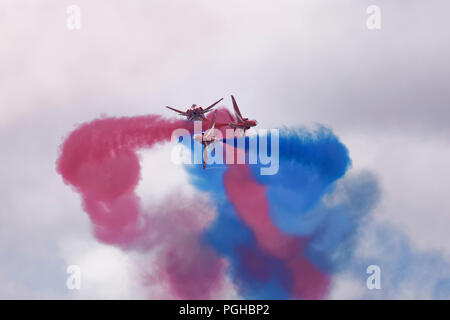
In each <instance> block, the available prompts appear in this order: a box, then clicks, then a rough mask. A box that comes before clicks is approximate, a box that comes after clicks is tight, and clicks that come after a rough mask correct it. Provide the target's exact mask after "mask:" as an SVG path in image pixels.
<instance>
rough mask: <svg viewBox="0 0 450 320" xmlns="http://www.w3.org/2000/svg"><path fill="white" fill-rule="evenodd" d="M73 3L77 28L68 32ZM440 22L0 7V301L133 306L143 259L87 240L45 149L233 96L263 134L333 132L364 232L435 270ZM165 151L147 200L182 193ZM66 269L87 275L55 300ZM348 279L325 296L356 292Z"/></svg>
mask: <svg viewBox="0 0 450 320" xmlns="http://www.w3.org/2000/svg"><path fill="white" fill-rule="evenodd" d="M71 4H76V5H78V6H79V7H80V8H81V29H80V30H69V29H68V28H67V26H66V20H67V17H68V15H67V13H66V10H67V7H68V6H69V5H71ZM369 5H378V6H379V7H380V9H381V29H380V30H369V29H368V28H367V26H366V20H367V18H368V14H367V13H366V9H367V7H368V6H369ZM449 19H450V2H448V1H447V0H428V1H425V0H421V1H419V0H411V1H408V2H407V3H405V2H404V1H387V0H382V1H375V0H373V1H365V0H364V1H363V0H349V1H332V0H302V1H299V0H281V1H280V0H277V1H275V0H270V1H264V0H262V1H261V0H260V1H238V0H230V1H215V0H214V1H211V0H190V1H182V0H172V1H145V0H141V1H137V0H132V1H126V2H125V1H118V0H116V1H111V0H110V1H106V0H95V1H87V0H78V1H61V0H45V1H39V2H37V1H24V0H11V1H7V0H0V88H1V89H0V149H1V157H2V160H1V164H2V165H1V166H0V177H1V183H0V202H1V206H0V284H1V285H0V297H2V298H16V297H19V298H49V297H56V298H73V297H75V298H77V297H81V298H143V297H145V296H144V294H143V293H142V288H139V285H138V281H136V279H135V278H134V275H135V273H134V272H133V270H132V269H133V265H135V264H134V263H132V262H135V261H136V260H139V259H141V257H139V256H136V255H133V254H128V253H127V254H125V253H124V252H121V251H120V250H118V249H116V248H112V247H108V246H106V245H102V244H99V243H97V241H96V240H95V239H94V238H93V236H92V234H91V229H90V222H89V221H88V218H87V215H86V214H85V213H84V212H83V211H82V209H81V206H80V201H79V198H78V195H77V194H76V193H75V192H73V190H71V189H70V188H69V187H68V186H66V185H64V184H63V182H62V180H61V177H60V176H58V175H57V173H56V171H55V160H56V158H57V155H58V146H59V145H60V144H61V142H62V141H63V138H64V137H65V136H66V135H67V134H68V133H69V132H70V131H71V130H72V129H73V128H74V127H75V125H76V124H78V123H81V122H84V121H89V120H92V119H93V118H95V117H98V116H100V115H102V114H107V115H110V116H132V115H141V114H148V113H156V114H162V115H165V116H172V115H173V114H171V112H170V111H168V110H166V109H165V108H163V106H165V105H172V106H175V107H184V106H187V105H191V104H192V103H197V104H200V105H208V104H210V103H212V102H214V101H216V100H217V99H218V98H221V97H224V98H225V99H224V103H223V104H224V105H227V106H229V105H230V98H229V95H230V94H234V95H235V96H236V98H237V100H238V103H239V105H240V107H241V109H242V110H245V113H246V114H247V115H248V116H250V117H253V118H256V119H258V123H259V125H260V126H261V127H262V128H276V127H279V126H283V125H287V126H303V125H309V124H312V123H321V124H325V125H327V126H328V127H330V128H331V129H332V130H333V131H334V132H335V133H336V134H337V135H338V136H339V137H340V138H341V140H342V141H343V143H344V144H346V146H347V147H348V148H349V150H350V155H351V157H352V161H353V168H352V171H354V172H358V171H360V170H369V171H371V172H373V173H374V174H375V175H376V176H377V179H378V180H379V183H380V186H381V190H382V197H381V200H380V203H379V205H378V207H377V209H376V212H375V213H374V224H378V223H379V224H388V225H389V226H391V227H393V228H395V229H394V230H398V232H399V233H401V234H404V236H405V239H407V240H405V241H408V244H409V245H410V246H411V247H412V248H414V250H417V252H421V253H430V254H431V253H433V254H437V255H439V256H440V257H441V258H442V260H443V261H446V262H447V263H448V262H449V261H450V238H449V235H448V226H449V225H450V198H449V197H448V185H450V169H449V168H448V163H450V148H449V146H450V145H449V144H450V143H449V138H450V128H449V126H448V119H450V109H449V106H450V90H449V84H450V68H449V65H450V41H449V39H450V34H449V30H450V29H449V28H448V22H449ZM164 154H165V151H164V150H153V151H151V152H148V151H147V152H146V151H143V180H142V182H141V185H140V187H139V193H140V195H141V196H142V197H143V198H144V199H151V198H152V197H158V196H163V195H164V194H165V193H167V192H169V191H170V190H171V188H174V187H177V186H179V185H180V184H183V183H185V182H186V176H185V173H184V172H183V170H182V169H181V168H175V169H174V168H172V167H170V166H171V165H170V164H167V161H166V158H164V156H163V155H164ZM150 159H151V161H150ZM151 166H155V167H156V166H157V167H158V168H161V170H160V172H164V171H163V170H164V169H167V170H170V171H171V172H172V174H171V175H170V178H169V179H166V175H165V174H163V173H161V176H158V177H153V178H154V179H157V181H159V182H160V185H161V188H160V189H159V190H149V189H150V188H146V187H145V185H146V183H147V182H148V180H147V179H146V176H148V174H146V172H150V169H149V168H151ZM396 232H397V231H396ZM71 264H77V265H80V266H81V267H82V269H83V270H86V272H85V273H84V275H85V278H84V280H83V281H84V282H83V283H85V287H84V289H83V290H80V292H70V291H68V290H67V289H66V285H65V281H66V277H67V275H66V273H65V272H66V267H67V266H68V265H71ZM124 269H130V272H126V273H124V272H123V270H124ZM118 274H120V275H121V277H118V276H117V275H118ZM349 277H350V276H349V275H342V281H341V280H339V279H338V280H337V281H336V285H335V286H334V287H333V290H332V292H331V293H330V297H332V298H354V297H360V296H364V294H363V293H361V294H360V291H358V290H357V289H355V288H356V287H358V284H355V283H354V281H355V280H354V279H352V278H351V277H350V278H349ZM155 290H159V289H157V288H155ZM161 290H162V289H161ZM411 290H413V289H411ZM155 296H156V295H155ZM231 297H232V295H231ZM388 297H393V298H398V297H400V298H401V297H405V293H404V292H403V293H398V292H395V293H393V294H392V295H389V296H388ZM413 297H415V296H413ZM425 298H426V297H425Z"/></svg>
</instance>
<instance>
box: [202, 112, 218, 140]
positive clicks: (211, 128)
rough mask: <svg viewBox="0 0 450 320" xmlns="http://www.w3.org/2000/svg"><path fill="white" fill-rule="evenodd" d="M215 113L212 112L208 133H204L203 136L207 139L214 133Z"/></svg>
mask: <svg viewBox="0 0 450 320" xmlns="http://www.w3.org/2000/svg"><path fill="white" fill-rule="evenodd" d="M216 113H217V111H214V114H213V117H212V119H211V123H210V125H209V129H208V131H206V133H205V136H207V137H209V136H210V135H211V134H212V132H213V131H214V127H215V126H216Z"/></svg>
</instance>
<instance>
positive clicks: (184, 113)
mask: <svg viewBox="0 0 450 320" xmlns="http://www.w3.org/2000/svg"><path fill="white" fill-rule="evenodd" d="M166 108H167V109H170V110H172V111H175V112H178V113H179V114H182V115H183V116H185V115H186V112H183V111H180V110H177V109H175V108H171V107H169V106H166Z"/></svg>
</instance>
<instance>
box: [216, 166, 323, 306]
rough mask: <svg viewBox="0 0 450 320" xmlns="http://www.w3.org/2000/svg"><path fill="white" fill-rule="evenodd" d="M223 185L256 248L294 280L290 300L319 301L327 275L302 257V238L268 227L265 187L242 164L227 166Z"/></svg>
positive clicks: (267, 205) (270, 224)
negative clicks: (276, 259)
mask: <svg viewBox="0 0 450 320" xmlns="http://www.w3.org/2000/svg"><path fill="white" fill-rule="evenodd" d="M224 185H225V190H226V193H227V197H228V199H229V200H230V202H231V203H232V204H233V205H234V207H235V209H236V212H237V213H238V214H239V216H240V217H241V218H242V219H243V220H244V222H245V223H246V224H247V225H248V226H249V227H250V228H251V229H252V230H253V232H254V235H255V238H256V240H257V242H258V244H259V246H260V248H261V249H262V250H263V251H265V252H266V253H268V254H270V255H272V256H273V257H276V258H278V259H280V260H281V261H282V262H283V263H284V264H285V265H286V266H287V267H288V269H289V270H290V271H291V273H292V276H293V279H294V284H293V292H292V297H293V298H300V299H321V298H323V297H324V296H325V294H326V292H327V289H328V287H329V283H330V278H329V276H327V275H326V274H325V273H323V272H321V271H320V270H318V269H317V268H316V267H314V266H313V265H312V264H311V263H310V262H309V261H308V260H307V258H306V257H305V256H304V255H303V254H302V250H303V246H304V244H305V242H306V239H303V238H300V237H294V236H289V235H285V234H283V233H282V232H280V230H279V229H278V228H277V227H275V226H274V225H273V224H272V222H271V220H270V216H269V203H268V200H267V197H266V193H265V187H263V186H261V185H260V184H258V183H257V182H256V181H255V179H254V178H253V176H252V173H251V171H250V168H249V167H248V166H244V165H237V166H229V167H228V170H227V171H226V172H225V175H224ZM246 263H248V264H250V266H251V265H252V264H253V261H251V259H250V258H248V259H247V260H246ZM255 263H256V262H255ZM253 269H254V268H253Z"/></svg>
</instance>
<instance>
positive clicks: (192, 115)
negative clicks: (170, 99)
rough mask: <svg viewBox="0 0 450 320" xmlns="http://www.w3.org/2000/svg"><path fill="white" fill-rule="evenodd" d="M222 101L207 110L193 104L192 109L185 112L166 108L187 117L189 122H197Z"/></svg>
mask: <svg viewBox="0 0 450 320" xmlns="http://www.w3.org/2000/svg"><path fill="white" fill-rule="evenodd" d="M222 100H223V98H222V99H220V100H218V101H216V102H214V103H213V104H212V105H210V106H209V107H208V108H205V109H203V108H202V107H200V106H198V105H196V104H193V105H192V107H190V108H188V109H187V110H186V111H185V112H183V111H181V110H177V109H175V108H171V107H169V106H166V108H168V109H170V110H173V111H175V112H178V114H181V115H182V116H185V117H187V119H188V120H189V121H197V120H199V121H203V120H205V119H206V117H205V114H206V113H208V112H210V111H212V108H213V107H214V106H215V105H216V104H218V103H219V102H220V101H222Z"/></svg>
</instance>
